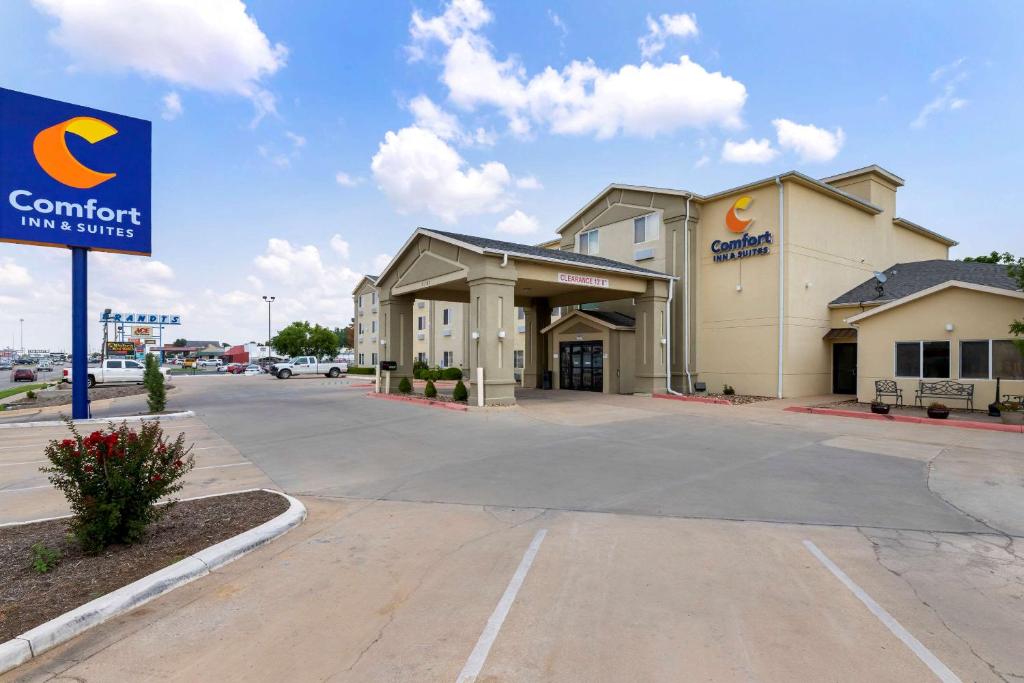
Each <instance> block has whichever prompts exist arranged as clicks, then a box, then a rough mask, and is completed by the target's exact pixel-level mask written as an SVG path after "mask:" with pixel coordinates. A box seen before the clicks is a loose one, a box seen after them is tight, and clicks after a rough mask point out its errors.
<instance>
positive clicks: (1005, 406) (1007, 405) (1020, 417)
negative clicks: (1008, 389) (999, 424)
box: [999, 401, 1024, 425]
mask: <svg viewBox="0 0 1024 683" xmlns="http://www.w3.org/2000/svg"><path fill="white" fill-rule="evenodd" d="M999 419H1001V420H1002V421H1003V424H1004V425H1024V405H1022V404H1021V403H1020V402H1019V401H1003V402H1002V403H1000V404H999Z"/></svg>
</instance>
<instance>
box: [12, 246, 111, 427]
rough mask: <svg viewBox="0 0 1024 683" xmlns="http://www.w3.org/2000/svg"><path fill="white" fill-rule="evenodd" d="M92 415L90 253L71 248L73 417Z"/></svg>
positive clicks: (82, 417)
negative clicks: (90, 382) (90, 390)
mask: <svg viewBox="0 0 1024 683" xmlns="http://www.w3.org/2000/svg"><path fill="white" fill-rule="evenodd" d="M24 350H25V349H24V348H22V351H24ZM103 352H104V353H106V349H103ZM90 416H91V413H90V410H89V250H88V249H86V248H84V247H71V417H72V419H75V420H85V419H88V418H89V417H90Z"/></svg>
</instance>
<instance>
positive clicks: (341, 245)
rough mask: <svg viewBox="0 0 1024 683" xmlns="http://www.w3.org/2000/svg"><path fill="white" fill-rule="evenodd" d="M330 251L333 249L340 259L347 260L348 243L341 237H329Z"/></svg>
mask: <svg viewBox="0 0 1024 683" xmlns="http://www.w3.org/2000/svg"><path fill="white" fill-rule="evenodd" d="M331 249H333V250H334V251H335V253H337V254H338V256H340V257H341V258H343V259H345V260H348V256H349V243H348V242H346V241H345V240H344V239H342V237H341V235H332V236H331Z"/></svg>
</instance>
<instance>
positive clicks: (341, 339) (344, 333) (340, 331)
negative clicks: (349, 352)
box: [334, 323, 353, 349]
mask: <svg viewBox="0 0 1024 683" xmlns="http://www.w3.org/2000/svg"><path fill="white" fill-rule="evenodd" d="M352 331H353V330H352V324H351V323H349V326H348V327H335V328H334V334H336V335H337V336H338V344H339V345H340V346H341V347H342V348H347V349H348V348H352Z"/></svg>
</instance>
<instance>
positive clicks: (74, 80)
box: [0, 0, 1024, 347]
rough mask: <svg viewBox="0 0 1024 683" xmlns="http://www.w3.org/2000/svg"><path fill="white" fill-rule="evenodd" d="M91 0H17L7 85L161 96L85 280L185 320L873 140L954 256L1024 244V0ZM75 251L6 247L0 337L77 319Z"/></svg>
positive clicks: (331, 285) (242, 312)
mask: <svg viewBox="0 0 1024 683" xmlns="http://www.w3.org/2000/svg"><path fill="white" fill-rule="evenodd" d="M84 4H85V3H82V2H76V1H75V0H35V1H28V0H9V1H8V2H4V3H2V4H0V85H2V86H3V87H7V88H12V89H15V90H21V91H25V92H30V93H34V94H38V95H43V96H47V97H52V98H55V99H63V100H68V101H71V102H76V103H80V104H85V105H89V106H93V107H97V108H100V109H106V110H111V111H116V112H121V113H125V114H129V115H132V116H137V117H141V118H146V119H150V120H152V121H153V135H154V141H153V159H154V168H153V180H154V207H153V208H154V253H153V258H152V259H148V260H147V259H141V258H137V257H115V256H106V255H94V256H93V258H92V261H91V264H92V271H91V274H92V281H91V287H90V295H91V304H92V307H93V308H94V309H97V310H98V309H101V308H104V307H107V306H112V307H114V308H119V307H126V308H132V309H135V310H140V309H146V310H151V309H152V310H154V311H155V312H175V313H181V314H182V316H183V318H184V320H185V325H184V326H183V328H182V334H184V335H185V336H189V337H193V338H222V339H224V340H225V341H230V342H240V341H247V340H249V339H260V338H262V337H263V336H264V334H265V333H264V330H265V325H266V318H265V315H266V311H265V308H264V307H263V304H262V301H261V299H260V296H261V295H262V294H274V295H276V296H277V297H278V303H275V327H277V326H278V323H282V324H283V323H285V322H287V321H290V320H294V319H300V318H302V319H309V320H312V321H318V322H323V323H328V324H332V325H334V324H343V323H344V322H345V321H347V319H348V318H349V317H350V316H351V301H350V299H349V292H350V291H351V288H352V286H353V285H354V284H355V280H356V278H357V277H358V275H359V274H360V273H363V272H368V271H375V270H377V269H378V268H380V264H381V263H382V262H386V259H387V256H388V255H390V254H393V253H394V251H395V250H396V249H397V248H398V247H399V246H400V245H401V243H402V242H403V241H404V240H405V239H406V238H407V237H408V235H409V233H410V231H411V230H412V228H414V227H415V226H417V225H424V226H433V227H438V228H444V229H450V230H457V231H464V232H472V233H478V234H486V235H501V236H504V237H506V238H508V239H513V240H520V241H540V240H541V239H544V238H546V237H547V236H549V235H550V234H552V232H553V230H554V228H555V227H556V226H558V225H559V224H560V223H561V222H562V221H563V220H564V219H565V218H566V217H568V216H569V215H571V214H572V213H573V212H574V211H576V210H577V209H578V208H579V207H580V206H581V205H582V204H583V203H584V202H586V201H587V200H588V199H590V198H591V197H592V196H593V195H594V194H595V193H597V192H598V191H599V190H600V189H601V188H602V187H604V186H605V185H606V184H608V183H609V182H626V183H634V184H648V185H656V186H665V187H674V188H683V189H691V190H694V191H697V192H713V191H716V190H720V189H724V188H727V187H730V186H734V185H739V184H742V183H744V182H747V181H749V180H752V179H755V178H761V177H766V176H769V175H772V174H774V173H776V172H779V171H783V170H789V169H794V168H795V169H798V170H801V171H803V172H805V173H808V174H810V175H813V176H825V175H830V174H833V173H837V172H841V171H844V170H849V169H853V168H857V167H860V166H864V165H867V164H871V163H878V164H880V165H882V166H884V167H885V168H887V169H889V170H891V171H893V172H895V173H897V174H898V175H900V176H902V177H903V178H905V179H906V181H907V184H906V186H905V187H904V188H902V189H901V190H900V191H899V194H898V200H897V201H898V213H899V214H900V215H902V216H904V217H906V218H908V219H910V220H913V221H915V222H918V223H921V224H923V225H925V226H927V227H930V228H932V229H934V230H936V231H938V232H941V233H943V234H946V235H949V236H951V237H953V238H955V239H958V240H959V241H960V242H961V245H962V246H961V247H959V248H957V249H955V250H954V252H953V255H954V256H963V255H969V254H975V253H981V252H987V251H990V250H992V249H999V250H1010V251H1014V252H1016V253H1021V252H1024V230H1022V229H1021V228H1022V225H1021V220H1020V218H1019V211H1017V210H1016V209H1015V207H1014V206H1013V204H1014V201H1015V198H1016V197H1018V196H1019V194H1020V190H1019V182H1020V179H1021V173H1020V170H1019V167H1020V157H1021V151H1022V143H1021V138H1020V132H1019V131H1020V124H1019V119H1020V112H1021V111H1022V109H1024V107H1022V104H1024V102H1022V99H1024V96H1022V94H1021V91H1020V89H1019V88H1017V87H1015V83H1016V82H1017V81H1018V80H1019V74H1020V73H1021V72H1022V66H1024V48H1022V46H1021V41H1020V40H1019V36H1018V34H1019V30H1020V28H1021V27H1022V26H1024V5H1022V4H1020V3H1013V2H1003V3H970V4H964V3H934V2H913V3H909V2H908V3H883V2H877V3H872V2H865V3H856V4H846V5H840V4H839V3H806V2H772V3H765V4H763V5H755V4H753V3H739V2H736V3H729V2H689V3H679V2H672V3H665V2H630V3H621V2H618V3H612V2H596V3H595V2H591V3H586V4H584V3H575V2H536V3H535V2H504V1H492V2H486V3H481V2H478V1H476V0H459V1H458V2H457V3H456V4H454V5H451V4H448V3H438V2H433V1H428V2H417V3H405V2H394V3H339V2H315V1H313V0H306V1H304V2H301V3H282V2H274V1H271V0H252V1H249V2H245V3H243V2H241V1H240V0H203V1H198V0H196V1H193V0H163V1H160V0H133V2H122V1H118V0H95V1H94V2H92V3H89V5H90V7H89V8H88V10H86V9H85V8H84V7H83V5H84ZM453 207H454V208H453ZM964 207H969V209H968V210H965V209H964ZM69 260H70V259H69V255H68V254H67V253H66V252H64V251H61V250H57V249H43V248H38V247H22V246H15V245H6V244H2V245H0V346H3V345H5V344H7V343H9V342H10V341H11V339H12V334H13V333H15V332H16V330H17V319H18V318H20V317H24V318H25V319H26V323H25V336H26V339H25V342H26V345H28V346H33V347H35V346H53V347H62V346H67V345H68V344H69V320H68V319H69V317H70V313H69V294H68V291H69V290H68V270H69V267H68V265H69ZM94 336H95V332H94Z"/></svg>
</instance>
